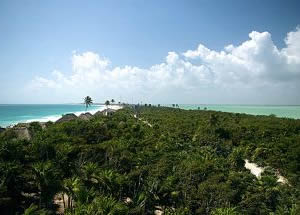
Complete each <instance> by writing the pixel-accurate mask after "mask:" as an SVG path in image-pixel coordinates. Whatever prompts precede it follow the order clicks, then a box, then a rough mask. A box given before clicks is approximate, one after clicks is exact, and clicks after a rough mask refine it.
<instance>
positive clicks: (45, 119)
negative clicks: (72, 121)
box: [0, 104, 123, 129]
mask: <svg viewBox="0 0 300 215" xmlns="http://www.w3.org/2000/svg"><path fill="white" fill-rule="evenodd" d="M93 106H94V107H97V108H96V109H92V110H89V109H87V111H75V112H74V111H73V112H72V111H66V112H63V113H61V114H54V115H47V116H43V117H40V118H33V119H26V120H19V121H16V122H14V123H11V124H9V125H3V126H2V125H0V128H3V129H8V128H12V127H14V126H16V125H18V124H19V123H31V122H41V123H45V122H49V121H51V122H56V121H57V120H59V119H60V118H61V117H62V116H63V115H65V114H72V113H73V114H75V115H76V116H79V115H80V114H83V113H90V114H92V115H94V114H95V113H96V112H98V111H103V110H105V109H107V108H110V109H114V110H119V109H121V108H123V107H122V105H118V104H113V105H107V106H106V105H100V104H96V105H93Z"/></svg>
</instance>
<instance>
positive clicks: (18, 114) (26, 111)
mask: <svg viewBox="0 0 300 215" xmlns="http://www.w3.org/2000/svg"><path fill="white" fill-rule="evenodd" d="M103 108H104V107H103V106H93V105H92V106H91V107H89V108H88V112H92V113H93V112H96V111H98V110H100V109H103ZM83 112H85V106H84V105H80V104H59V105H0V126H1V127H6V126H9V125H13V124H16V123H19V122H32V121H41V122H47V121H56V120H57V119H59V118H60V117H61V116H62V114H66V113H75V114H76V115H79V114H81V113H83Z"/></svg>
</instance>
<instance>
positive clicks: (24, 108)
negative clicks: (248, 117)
mask: <svg viewBox="0 0 300 215" xmlns="http://www.w3.org/2000/svg"><path fill="white" fill-rule="evenodd" d="M166 106H170V107H171V106H172V105H166ZM179 107H180V108H182V109H186V110H189V109H190V110H197V109H198V107H199V108H200V109H201V110H203V109H204V108H205V107H206V108H207V109H208V110H215V111H223V112H233V113H246V114H252V115H271V114H275V115H276V116H277V117H288V118H294V119H300V106H279V105H278V106H276V105H274V106H271V105H206V104H179ZM102 109H104V106H101V105H98V106H91V107H89V108H88V112H91V113H95V112H96V111H98V110H102ZM83 112H85V106H84V105H80V104H58V105H0V126H1V127H6V126H9V125H14V124H16V123H19V122H32V121H41V122H47V121H56V120H57V119H59V118H60V117H61V116H62V114H66V113H75V114H76V115H79V114H81V113H83Z"/></svg>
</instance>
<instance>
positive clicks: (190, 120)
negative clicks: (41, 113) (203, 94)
mask: <svg viewBox="0 0 300 215" xmlns="http://www.w3.org/2000/svg"><path fill="white" fill-rule="evenodd" d="M136 111H138V117H139V118H140V120H139V119H138V118H134V117H133V116H134V115H135V114H137V113H136ZM145 122H147V123H145ZM149 125H151V126H149ZM29 130H30V134H31V136H32V138H31V139H30V140H20V139H18V138H16V134H15V133H14V131H13V129H9V130H7V131H5V132H3V133H1V134H0V173H1V174H0V211H2V212H4V214H15V213H20V214H22V213H25V214H55V211H56V207H55V205H54V204H53V200H54V197H55V196H56V195H57V194H59V193H65V194H67V195H68V196H70V197H71V198H72V199H73V205H72V206H70V207H68V208H67V209H66V210H65V214H154V211H155V210H163V211H164V214H300V208H299V207H300V206H299V191H300V178H299V177H300V120H293V119H281V118H276V117H274V116H250V115H245V114H232V113H222V112H214V111H205V110H190V111H188V110H181V109H174V108H166V107H153V106H152V107H138V108H137V109H136V110H134V109H131V108H124V109H122V110H119V111H117V112H116V113H115V114H114V115H113V116H111V117H106V116H97V117H94V118H93V119H91V120H89V121H84V120H73V121H70V122H63V123H51V122H49V123H47V125H46V128H44V129H42V127H41V126H40V124H39V123H31V124H30V128H29ZM245 159H248V160H250V161H253V162H255V163H257V164H259V165H261V166H264V167H268V168H266V170H265V171H264V173H263V174H262V176H261V177H260V178H256V177H255V176H254V175H252V174H251V173H250V171H249V170H247V169H246V168H244V164H245V161H244V160H245ZM278 173H280V175H283V176H284V177H285V178H287V180H288V183H279V182H277V175H276V174H278Z"/></svg>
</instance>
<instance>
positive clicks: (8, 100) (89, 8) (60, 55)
mask: <svg viewBox="0 0 300 215" xmlns="http://www.w3.org/2000/svg"><path fill="white" fill-rule="evenodd" d="M299 11H300V1H298V0H288V1H287V0H264V1H261V0H251V1H250V0H249V1H240V0H226V1H219V0H178V1H172V0H164V1H161V0H160V1H159V0H151V1H150V0H97V1H96V0H95V1H93V0H87V1H79V0H78V1H71V0H52V1H35V0H23V1H17V0H1V1H0V50H1V51H0V104H12V103H14V104H29V103H35V104H37V103H40V104H50V103H51V104H53V103H54V104H58V103H73V102H82V100H83V98H84V97H85V96H87V95H89V96H91V97H92V98H93V99H94V101H95V102H103V101H105V100H107V99H112V98H114V99H115V100H117V101H119V100H121V101H122V102H129V103H131V102H134V103H136V102H143V103H161V104H163V103H178V104H184V103H185V104H192V103H197V104H283V105H292V104H300V93H299V92H300V13H299Z"/></svg>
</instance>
